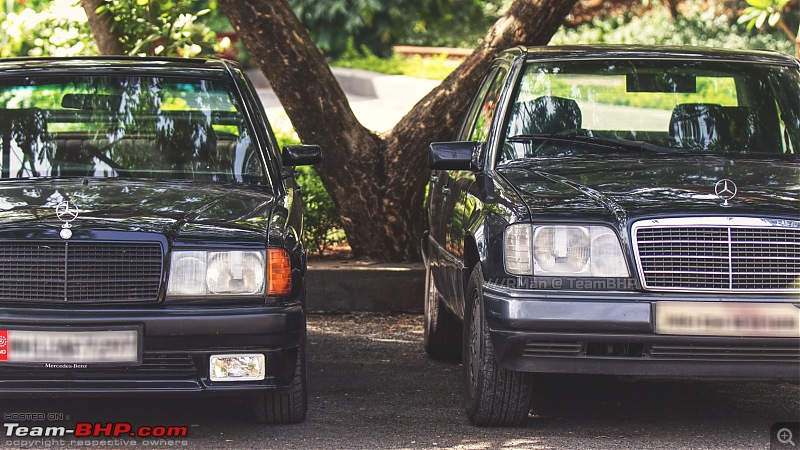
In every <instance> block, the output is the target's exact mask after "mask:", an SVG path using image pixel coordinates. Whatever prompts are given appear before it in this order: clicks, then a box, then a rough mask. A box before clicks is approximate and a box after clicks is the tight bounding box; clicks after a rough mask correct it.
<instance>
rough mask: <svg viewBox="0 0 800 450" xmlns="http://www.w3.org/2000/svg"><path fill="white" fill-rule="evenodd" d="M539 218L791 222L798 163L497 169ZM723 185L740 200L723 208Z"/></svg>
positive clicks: (553, 161)
mask: <svg viewBox="0 0 800 450" xmlns="http://www.w3.org/2000/svg"><path fill="white" fill-rule="evenodd" d="M498 171H499V172H500V173H501V174H502V175H503V176H504V177H505V178H506V179H507V180H508V181H509V182H510V183H511V184H513V185H514V186H515V188H516V189H517V190H518V191H519V192H520V195H521V196H522V198H523V199H524V201H525V202H526V203H527V205H528V207H529V209H530V211H531V214H532V215H533V216H534V217H540V218H555V219H570V218H576V219H590V220H592V219H594V220H612V221H616V222H618V223H625V222H626V221H627V220H628V219H630V218H640V217H656V216H676V215H682V216H683V215H689V216H693V215H715V216H719V215H725V216H732V215H744V216H762V217H792V218H794V217H797V216H798V212H800V164H798V162H796V161H789V160H779V159H771V160H756V159H749V158H748V159H745V158H739V159H736V158H727V157H716V156H694V155H691V156H690V155H675V156H663V155H660V157H659V158H635V157H626V158H620V157H614V158H603V159H602V160H601V159H600V158H598V157H597V156H596V155H595V156H594V157H566V158H532V159H529V160H521V161H516V162H513V163H509V164H507V165H504V166H501V167H498ZM722 179H729V180H733V181H734V182H735V184H736V186H737V187H738V193H737V195H736V197H735V198H734V199H732V200H731V201H730V206H727V207H723V206H722V205H721V204H722V200H721V199H720V198H719V197H718V196H717V195H716V194H715V193H714V186H715V184H716V183H717V181H719V180H722Z"/></svg>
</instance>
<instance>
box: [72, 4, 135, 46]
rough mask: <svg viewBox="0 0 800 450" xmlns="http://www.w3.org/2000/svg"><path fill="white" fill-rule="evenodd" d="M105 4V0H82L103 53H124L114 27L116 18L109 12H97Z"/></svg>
mask: <svg viewBox="0 0 800 450" xmlns="http://www.w3.org/2000/svg"><path fill="white" fill-rule="evenodd" d="M103 5H105V2H104V1H103V0H81V6H83V10H84V11H86V18H87V19H88V20H89V28H90V29H91V30H92V35H93V36H94V41H95V42H96V43H97V49H98V50H100V54H101V55H124V54H125V51H124V50H123V48H122V42H120V40H119V35H118V34H117V33H116V32H115V31H114V28H113V26H114V18H113V17H112V16H111V14H109V13H108V12H104V13H102V14H97V8H99V7H101V6H103Z"/></svg>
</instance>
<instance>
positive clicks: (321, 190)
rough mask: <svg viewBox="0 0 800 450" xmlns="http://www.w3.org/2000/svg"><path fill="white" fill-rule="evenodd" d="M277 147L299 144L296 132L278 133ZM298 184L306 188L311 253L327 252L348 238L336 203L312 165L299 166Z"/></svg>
mask: <svg viewBox="0 0 800 450" xmlns="http://www.w3.org/2000/svg"><path fill="white" fill-rule="evenodd" d="M275 139H276V140H277V141H278V146H279V147H280V148H283V147H285V146H287V145H297V144H299V143H300V140H299V139H298V138H297V136H296V135H294V133H285V132H280V131H278V132H276V133H275ZM297 183H298V184H299V185H300V187H301V188H302V189H303V202H304V203H305V216H304V227H305V235H304V238H305V244H306V248H307V249H308V251H309V252H311V253H316V254H318V255H323V254H325V252H326V251H328V250H329V249H330V247H331V246H332V245H335V244H339V243H342V242H345V241H346V237H345V235H344V230H343V229H342V224H341V222H340V221H339V214H338V213H337V212H336V205H335V204H334V203H333V199H332V198H331V196H330V194H328V191H327V190H326V189H325V186H324V185H323V184H322V180H320V178H319V175H317V172H316V171H315V170H314V168H313V167H308V166H300V167H297Z"/></svg>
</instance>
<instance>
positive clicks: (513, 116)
mask: <svg viewBox="0 0 800 450" xmlns="http://www.w3.org/2000/svg"><path fill="white" fill-rule="evenodd" d="M799 86H800V76H798V70H797V67H788V66H787V67H782V66H771V65H765V64H753V63H735V62H721V61H702V60H694V61H680V60H658V61H656V60H636V59H625V60H621V59H616V60H614V59H611V60H585V61H566V62H558V63H555V62H554V63H538V62H529V63H528V64H527V66H526V67H525V69H524V73H523V75H522V77H521V79H520V84H519V87H518V89H517V91H516V94H515V98H514V100H513V102H512V103H511V104H510V107H509V109H508V111H509V113H508V116H509V117H508V123H507V126H506V128H505V130H506V133H505V139H504V143H503V146H502V150H501V152H500V155H498V160H499V161H501V162H502V161H511V160H515V159H520V158H531V157H552V156H580V155H583V154H588V153H597V152H608V151H613V152H650V153H706V154H726V155H747V156H750V157H774V156H782V157H790V158H797V155H798V147H799V146H800V136H799V134H798V129H799V128H800V119H799V117H800V115H799V113H800V94H798V91H799V90H798V87H799Z"/></svg>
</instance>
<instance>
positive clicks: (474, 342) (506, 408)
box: [462, 266, 533, 426]
mask: <svg viewBox="0 0 800 450" xmlns="http://www.w3.org/2000/svg"><path fill="white" fill-rule="evenodd" d="M482 286H483V274H482V273H481V269H480V266H478V267H476V268H475V269H474V270H473V271H472V275H471V276H470V279H469V284H468V285H467V290H466V293H465V295H466V300H467V303H466V317H465V318H464V345H463V351H464V354H463V356H462V360H463V367H464V388H465V394H464V399H465V407H466V411H467V417H469V420H470V422H472V423H473V424H474V425H479V426H511V425H520V424H521V423H522V422H523V421H524V420H525V418H527V417H528V412H529V411H530V404H531V394H532V392H533V376H532V375H531V374H529V373H525V372H517V371H513V370H507V369H503V368H501V367H500V366H499V365H498V364H497V360H496V359H495V356H494V347H493V345H492V340H491V337H490V335H489V326H488V325H487V323H486V316H485V313H484V307H483V291H482Z"/></svg>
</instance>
